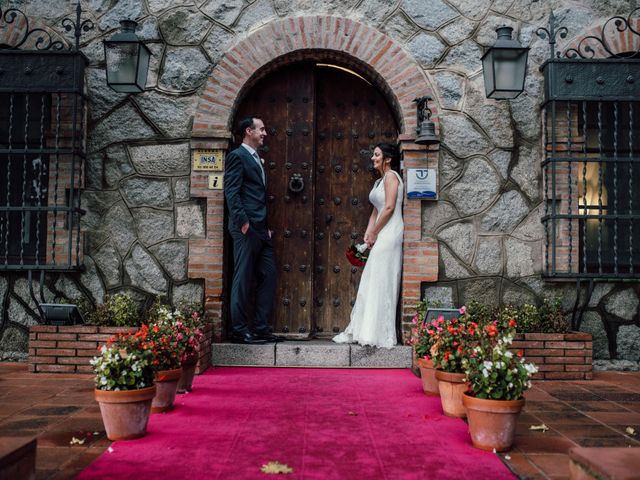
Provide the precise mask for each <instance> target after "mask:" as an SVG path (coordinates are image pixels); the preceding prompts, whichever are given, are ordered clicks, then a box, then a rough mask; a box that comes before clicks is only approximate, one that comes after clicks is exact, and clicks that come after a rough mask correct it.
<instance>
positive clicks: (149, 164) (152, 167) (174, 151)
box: [129, 143, 191, 176]
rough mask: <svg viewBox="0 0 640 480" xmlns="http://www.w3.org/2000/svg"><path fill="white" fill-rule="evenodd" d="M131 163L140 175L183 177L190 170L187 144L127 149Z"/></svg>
mask: <svg viewBox="0 0 640 480" xmlns="http://www.w3.org/2000/svg"><path fill="white" fill-rule="evenodd" d="M129 152H130V153H131V162H132V163H133V166H134V167H135V169H136V170H137V171H138V173H140V174H142V175H170V176H177V175H185V174H188V173H189V172H190V170H191V161H190V152H189V144H188V143H165V144H162V143H161V144H155V145H141V146H133V147H129Z"/></svg>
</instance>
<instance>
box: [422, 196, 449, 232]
mask: <svg viewBox="0 0 640 480" xmlns="http://www.w3.org/2000/svg"><path fill="white" fill-rule="evenodd" d="M457 216H458V213H457V212H456V209H455V208H454V206H453V205H452V204H451V203H449V202H446V201H444V200H439V201H437V202H422V233H423V235H428V236H430V235H433V234H434V232H435V231H436V229H437V228H438V227H440V226H441V225H443V224H445V223H446V222H448V221H449V220H452V219H454V218H457Z"/></svg>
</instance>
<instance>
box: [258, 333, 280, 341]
mask: <svg viewBox="0 0 640 480" xmlns="http://www.w3.org/2000/svg"><path fill="white" fill-rule="evenodd" d="M253 335H254V337H256V338H259V339H261V340H264V341H265V342H284V341H285V340H286V337H282V336H280V335H274V334H273V333H271V332H266V333H254V334H253Z"/></svg>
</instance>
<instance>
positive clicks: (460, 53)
mask: <svg viewBox="0 0 640 480" xmlns="http://www.w3.org/2000/svg"><path fill="white" fill-rule="evenodd" d="M482 54H483V52H482V50H481V49H480V47H479V46H478V44H477V43H476V42H474V41H473V40H465V41H464V42H462V43H460V44H459V45H456V46H455V47H451V49H450V50H449V52H448V53H447V55H446V56H445V57H444V60H442V62H440V64H439V66H440V67H456V68H457V69H461V70H462V71H464V72H465V73H466V74H467V75H471V74H473V73H475V72H479V71H480V70H481V69H482V62H481V61H480V59H481V58H482Z"/></svg>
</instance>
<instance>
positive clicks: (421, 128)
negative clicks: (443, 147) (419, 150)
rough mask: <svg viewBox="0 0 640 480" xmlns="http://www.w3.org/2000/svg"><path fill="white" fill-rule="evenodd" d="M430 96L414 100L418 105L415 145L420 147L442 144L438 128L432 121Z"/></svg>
mask: <svg viewBox="0 0 640 480" xmlns="http://www.w3.org/2000/svg"><path fill="white" fill-rule="evenodd" d="M429 100H432V98H431V97H429V96H424V97H419V98H416V99H415V100H414V102H416V103H417V104H418V128H417V130H416V140H415V143H417V144H418V145H435V144H437V143H440V140H439V139H438V137H437V136H436V126H435V124H434V123H433V120H431V115H432V113H431V109H430V108H429Z"/></svg>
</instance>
